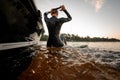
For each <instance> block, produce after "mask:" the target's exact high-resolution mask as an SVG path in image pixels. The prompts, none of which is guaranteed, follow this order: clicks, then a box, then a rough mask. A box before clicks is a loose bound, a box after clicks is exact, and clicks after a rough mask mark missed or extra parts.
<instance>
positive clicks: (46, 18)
mask: <svg viewBox="0 0 120 80" xmlns="http://www.w3.org/2000/svg"><path fill="white" fill-rule="evenodd" d="M49 13H50V11H48V12H45V13H44V20H45V21H49V18H48V16H47V15H48V14H49Z"/></svg>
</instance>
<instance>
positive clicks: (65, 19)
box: [60, 10, 72, 23]
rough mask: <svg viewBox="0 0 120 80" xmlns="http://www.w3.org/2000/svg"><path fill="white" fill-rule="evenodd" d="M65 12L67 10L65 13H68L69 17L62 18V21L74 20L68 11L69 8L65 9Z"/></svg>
mask: <svg viewBox="0 0 120 80" xmlns="http://www.w3.org/2000/svg"><path fill="white" fill-rule="evenodd" d="M64 12H65V14H66V15H67V18H61V19H60V21H61V22H62V23H64V22H68V21H71V20H72V17H71V15H70V14H69V13H68V11H67V10H64Z"/></svg>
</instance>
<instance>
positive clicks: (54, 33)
mask: <svg viewBox="0 0 120 80" xmlns="http://www.w3.org/2000/svg"><path fill="white" fill-rule="evenodd" d="M60 8H61V11H64V12H65V13H66V15H67V17H68V18H57V16H58V11H57V9H52V10H51V12H46V13H44V19H45V22H46V25H47V28H48V32H49V38H48V41H47V47H63V46H64V44H63V42H62V41H61V39H60V36H59V34H60V30H61V26H62V24H63V23H64V22H68V21H70V20H71V19H72V18H71V16H70V14H69V13H68V12H67V10H66V9H65V7H64V6H61V7H60ZM49 13H51V15H52V17H51V18H48V17H47V15H48V14H49Z"/></svg>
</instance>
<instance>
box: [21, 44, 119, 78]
mask: <svg viewBox="0 0 120 80" xmlns="http://www.w3.org/2000/svg"><path fill="white" fill-rule="evenodd" d="M41 45H42V46H40V47H38V51H39V52H38V55H36V57H35V58H34V59H33V61H32V63H31V65H30V67H29V68H28V69H27V70H26V71H24V72H23V73H22V74H21V76H19V80H120V50H119V49H120V42H68V45H67V46H65V47H63V48H46V47H45V45H46V42H42V43H41ZM84 45H85V46H84ZM86 45H87V46H86ZM81 46H82V47H81Z"/></svg>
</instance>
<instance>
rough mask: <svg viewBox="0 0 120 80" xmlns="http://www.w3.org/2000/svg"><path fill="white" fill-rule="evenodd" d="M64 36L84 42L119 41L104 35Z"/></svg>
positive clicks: (44, 39)
mask: <svg viewBox="0 0 120 80" xmlns="http://www.w3.org/2000/svg"><path fill="white" fill-rule="evenodd" d="M64 37H65V39H66V40H67V41H86V42H102V41H104V42H105V41H106V42H117V41H120V40H119V39H116V38H104V37H102V38H101V37H93V38H91V37H89V36H86V37H80V36H78V35H74V34H64ZM47 39H48V35H43V36H42V38H41V41H46V40H47Z"/></svg>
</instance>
